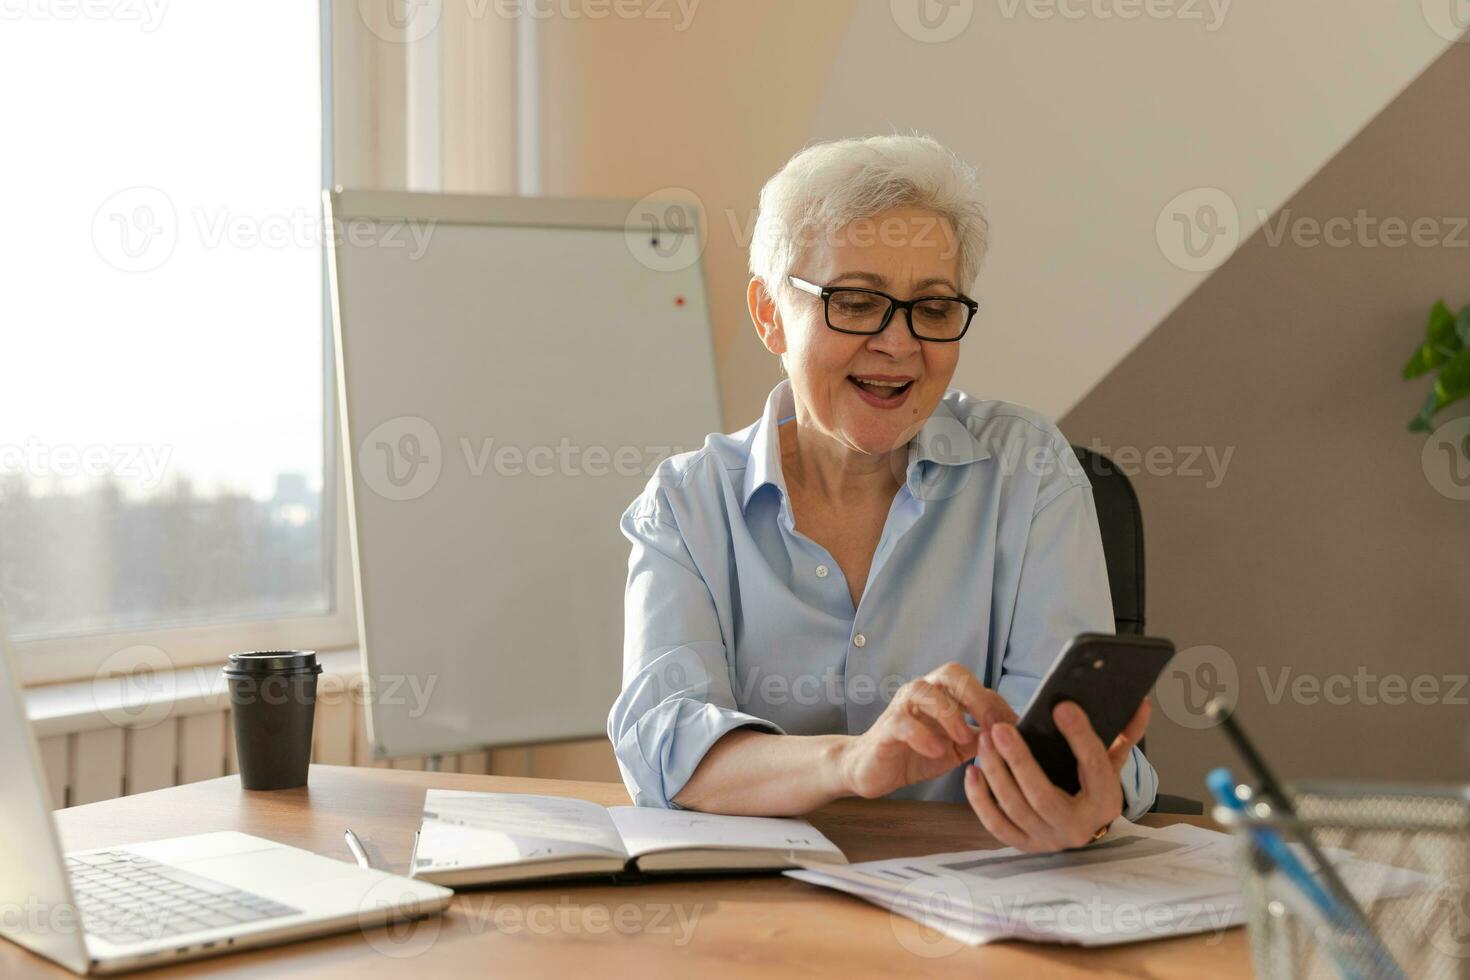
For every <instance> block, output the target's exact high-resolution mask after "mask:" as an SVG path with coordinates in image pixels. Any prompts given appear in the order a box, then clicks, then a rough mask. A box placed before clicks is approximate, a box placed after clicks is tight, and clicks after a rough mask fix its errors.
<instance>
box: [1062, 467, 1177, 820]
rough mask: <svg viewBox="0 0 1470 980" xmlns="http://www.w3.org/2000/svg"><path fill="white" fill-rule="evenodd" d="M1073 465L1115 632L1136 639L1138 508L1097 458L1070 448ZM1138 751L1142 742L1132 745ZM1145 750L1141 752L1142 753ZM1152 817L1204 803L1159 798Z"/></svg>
mask: <svg viewBox="0 0 1470 980" xmlns="http://www.w3.org/2000/svg"><path fill="white" fill-rule="evenodd" d="M1072 451H1073V452H1075V453H1076V454H1077V461H1078V462H1079V463H1081V464H1082V470H1083V472H1084V473H1086V474H1087V479H1088V480H1090V481H1091V482H1092V500H1093V503H1094V504H1095V505H1096V506H1097V524H1098V529H1099V530H1100V531H1101V532H1102V545H1103V557H1104V559H1105V560H1106V561H1107V565H1108V585H1109V587H1110V588H1111V590H1112V593H1113V621H1114V624H1115V625H1116V627H1117V631H1118V632H1119V633H1130V634H1132V635H1134V636H1142V635H1143V630H1144V623H1145V620H1144V612H1143V610H1144V605H1143V597H1144V592H1143V584H1144V576H1143V509H1142V508H1141V507H1139V506H1138V494H1136V493H1134V491H1133V484H1132V483H1131V482H1130V481H1129V479H1128V476H1127V474H1125V473H1122V472H1121V471H1119V469H1118V468H1117V467H1116V466H1114V465H1113V461H1112V460H1110V459H1108V458H1107V457H1106V456H1104V455H1102V454H1101V453H1095V452H1093V451H1092V450H1091V449H1085V448H1083V447H1082V446H1073V447H1072ZM1138 747H1139V748H1140V749H1142V748H1143V747H1144V746H1143V742H1139V743H1138ZM1145 751H1146V750H1145ZM1153 812H1154V813H1193V814H1200V813H1204V812H1205V808H1204V804H1202V803H1200V801H1198V800H1191V799H1189V798H1188V797H1185V796H1174V795H1172V794H1169V793H1160V794H1159V795H1158V798H1157V799H1156V800H1155V801H1154V806H1153Z"/></svg>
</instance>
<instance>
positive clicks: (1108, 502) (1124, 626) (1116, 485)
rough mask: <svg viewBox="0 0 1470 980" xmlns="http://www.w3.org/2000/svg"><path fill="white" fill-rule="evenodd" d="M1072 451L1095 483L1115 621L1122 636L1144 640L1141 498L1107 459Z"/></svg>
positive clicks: (1088, 451)
mask: <svg viewBox="0 0 1470 980" xmlns="http://www.w3.org/2000/svg"><path fill="white" fill-rule="evenodd" d="M1072 451H1073V452H1075V453H1076V454H1077V461H1078V462H1079V463H1081V464H1082V470H1083V472H1084V473H1086V474H1087V479H1088V480H1090V481H1091V482H1092V499H1093V503H1094V504H1096V506H1097V523H1098V528H1099V530H1100V531H1101V532H1102V545H1103V556H1104V558H1105V559H1106V561H1107V565H1108V585H1109V586H1110V587H1111V590H1112V593H1113V621H1114V623H1115V624H1116V626H1117V631H1118V632H1119V633H1132V634H1134V635H1137V636H1142V635H1143V631H1144V622H1145V620H1144V605H1143V598H1144V593H1143V511H1142V510H1141V509H1140V508H1139V506H1138V494H1136V493H1134V492H1133V484H1132V483H1130V482H1129V480H1128V477H1127V476H1126V475H1125V474H1124V473H1122V472H1120V471H1119V470H1118V468H1117V467H1116V466H1114V465H1113V461H1112V460H1110V459H1108V458H1107V457H1106V456H1104V455H1102V454H1101V453H1096V452H1093V451H1092V450H1091V449H1084V448H1083V447H1082V446H1073V447H1072Z"/></svg>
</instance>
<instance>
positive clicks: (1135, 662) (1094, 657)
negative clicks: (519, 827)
mask: <svg viewBox="0 0 1470 980" xmlns="http://www.w3.org/2000/svg"><path fill="white" fill-rule="evenodd" d="M1173 656H1174V644H1173V643H1171V642H1170V641H1168V640H1165V639H1163V638H1162V637H1157V636H1127V635H1123V636H1116V635H1113V634H1111V633H1079V634H1078V635H1077V636H1075V637H1073V638H1072V639H1071V640H1068V641H1067V645H1066V646H1065V647H1063V648H1062V655H1061V656H1060V657H1058V658H1057V660H1056V663H1054V664H1052V665H1051V670H1049V671H1047V672H1046V676H1045V677H1043V678H1042V679H1041V687H1039V688H1037V690H1036V694H1035V696H1034V697H1032V698H1031V702H1030V703H1029V704H1027V705H1026V710H1025V712H1024V713H1023V714H1022V715H1021V721H1020V723H1019V724H1018V725H1017V726H1016V729H1017V730H1018V731H1019V732H1020V733H1021V737H1022V738H1024V739H1025V740H1026V745H1027V747H1028V748H1030V749H1031V754H1032V755H1033V756H1035V757H1036V761H1037V762H1038V763H1039V764H1040V765H1041V768H1042V770H1043V771H1044V772H1045V773H1046V774H1047V776H1048V777H1050V779H1051V781H1052V782H1053V783H1055V784H1056V785H1057V786H1058V787H1059V788H1061V789H1064V790H1066V791H1067V792H1068V793H1075V792H1077V791H1078V790H1079V789H1081V784H1080V783H1079V782H1078V780H1077V757H1076V756H1074V755H1073V754H1072V747H1071V746H1069V745H1068V744H1067V738H1066V736H1065V735H1063V734H1062V733H1061V732H1059V731H1057V726H1056V722H1054V721H1053V720H1052V716H1051V713H1052V709H1053V708H1055V707H1056V706H1057V705H1058V704H1061V703H1062V702H1063V701H1075V702H1076V703H1077V706H1078V707H1080V708H1081V709H1082V710H1083V711H1084V712H1086V714H1087V717H1088V719H1089V720H1090V721H1091V722H1092V728H1093V730H1094V731H1096V732H1097V737H1098V738H1100V739H1102V743H1103V745H1105V746H1106V745H1111V744H1112V743H1113V739H1115V738H1117V737H1118V733H1119V732H1121V731H1122V730H1123V726H1124V725H1126V724H1128V720H1129V719H1130V718H1132V717H1133V713H1134V712H1135V711H1137V710H1138V706H1139V705H1140V704H1142V703H1143V699H1144V698H1145V697H1147V696H1148V692H1149V689H1150V688H1152V687H1153V686H1154V681H1156V680H1157V679H1158V677H1159V674H1161V673H1162V672H1163V670H1164V665H1165V664H1167V663H1168V662H1169V660H1170V658H1172V657H1173Z"/></svg>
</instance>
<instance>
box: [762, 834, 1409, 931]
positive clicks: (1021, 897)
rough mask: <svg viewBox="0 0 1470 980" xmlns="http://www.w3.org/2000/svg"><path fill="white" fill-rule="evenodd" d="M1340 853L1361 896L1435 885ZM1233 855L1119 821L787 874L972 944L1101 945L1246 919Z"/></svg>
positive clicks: (806, 865)
mask: <svg viewBox="0 0 1470 980" xmlns="http://www.w3.org/2000/svg"><path fill="white" fill-rule="evenodd" d="M1332 857H1333V860H1334V861H1335V862H1336V863H1337V864H1338V867H1339V871H1340V872H1341V873H1342V874H1343V877H1344V878H1345V879H1346V880H1347V881H1348V884H1349V887H1350V888H1351V889H1352V890H1353V891H1354V893H1356V894H1359V895H1362V894H1363V893H1364V891H1368V892H1372V893H1374V894H1376V895H1386V894H1405V893H1407V892H1408V891H1413V890H1417V889H1418V888H1421V887H1424V886H1425V884H1426V883H1427V878H1426V876H1424V875H1420V874H1417V873H1415V872H1411V871H1404V870H1402V869H1397V868H1388V867H1387V866H1385V865H1374V864H1369V863H1367V862H1363V861H1357V860H1356V859H1352V858H1350V857H1349V856H1347V855H1341V854H1336V855H1332ZM1236 860H1237V854H1236V844H1235V842H1234V841H1233V840H1232V839H1231V838H1230V837H1229V836H1228V835H1226V834H1221V833H1217V832H1215V831H1211V830H1205V829H1203V828H1200V827H1193V826H1190V825H1188V824H1174V825H1172V826H1169V827H1166V828H1164V829H1162V830H1153V829H1150V828H1147V827H1140V826H1138V825H1136V824H1132V823H1129V822H1128V821H1126V820H1123V819H1119V820H1118V821H1117V822H1115V823H1114V825H1113V828H1112V831H1111V832H1110V833H1109V835H1108V836H1107V837H1105V838H1103V839H1102V840H1101V841H1099V842H1097V843H1096V844H1091V845H1089V846H1087V847H1084V848H1080V849H1078V850H1074V851H1062V852H1059V853H1056V854H1025V853H1022V852H1020V851H1017V850H1016V849H1015V848H1009V847H1008V848H1003V849H1000V850H990V851H963V852H955V853H950V854H930V855H927V856H925V857H918V858H896V859H892V860H887V861H869V862H865V863H861V864H852V865H845V866H842V865H824V864H818V863H816V862H809V861H803V862H801V863H802V866H803V870H800V871H788V872H786V873H787V874H788V875H790V876H792V877H793V878H799V879H801V880H802V881H807V882H810V883H812V884H815V885H822V886H824V887H827V888H834V889H837V890H838V891H842V892H846V893H848V894H850V895H856V896H858V897H860V898H863V899H866V900H867V901H869V902H872V903H874V904H875V905H879V906H882V907H883V908H887V909H890V910H891V911H893V912H895V913H897V914H900V915H903V916H906V917H908V918H910V919H914V920H916V921H917V922H919V923H921V924H922V925H924V926H926V927H928V928H931V929H934V930H937V931H939V932H941V933H943V934H945V935H946V936H948V937H950V938H951V939H954V940H958V941H959V942H962V943H967V944H969V945H972V946H978V945H980V944H982V943H988V942H994V941H995V940H997V939H1027V940H1032V941H1037V942H1054V943H1075V944H1080V945H1085V946H1101V945H1108V944H1112V943H1124V942H1135V941H1138V940H1142V939H1158V938H1163V937H1165V936H1181V935H1187V934H1190V933H1199V932H1220V931H1223V930H1225V929H1228V928H1230V927H1232V926H1237V925H1240V924H1241V923H1242V922H1244V921H1245V902H1244V899H1243V897H1242V895H1241V893H1240V888H1239V877H1238V872H1237V870H1236V864H1235V862H1236ZM1360 886H1362V889H1363V890H1360Z"/></svg>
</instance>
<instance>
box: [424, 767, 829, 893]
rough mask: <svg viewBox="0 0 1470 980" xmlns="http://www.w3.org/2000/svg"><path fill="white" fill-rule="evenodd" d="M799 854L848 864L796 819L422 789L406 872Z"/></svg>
mask: <svg viewBox="0 0 1470 980" xmlns="http://www.w3.org/2000/svg"><path fill="white" fill-rule="evenodd" d="M801 861H827V862H834V863H841V864H846V863H847V859H846V858H845V857H843V855H842V852H841V851H840V850H838V849H837V845H835V844H833V843H832V842H831V841H829V840H828V839H827V838H826V837H824V836H822V834H821V832H819V831H818V830H817V829H816V828H815V827H813V826H812V825H811V824H809V823H807V822H806V821H805V820H795V819H788V818H778V817H730V816H722V815H719V814H712V813H698V812H695V811H693V810H661V809H656V808H653V807H636V806H615V807H604V806H599V805H598V804H596V803H588V802H587V801H585V800H576V799H569V798H567V797H561V796H525V795H521V794H519V793H471V792H464V791H460V790H446V789H431V790H429V791H428V794H427V795H426V796H425V797H424V822H423V827H422V828H421V830H420V835H419V841H418V847H417V849H416V850H415V853H414V861H413V871H412V875H413V877H415V878H421V879H423V880H425V881H432V882H435V883H436V884H440V885H486V884H493V883H504V882H513V881H535V880H540V879H543V878H566V877H572V876H581V875H625V874H633V875H637V874H657V873H661V872H662V873H668V872H694V871H700V872H715V871H745V870H755V869H764V868H793V867H798V866H799V863H800V862H801Z"/></svg>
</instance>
